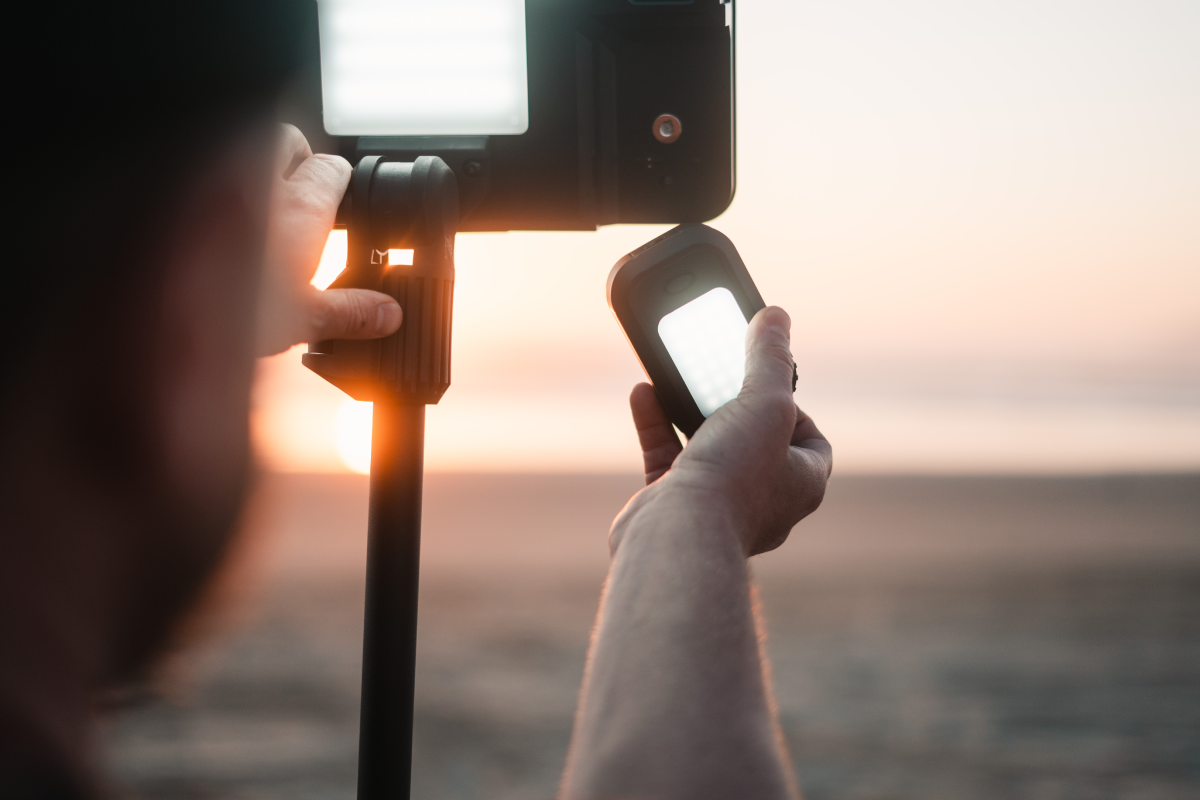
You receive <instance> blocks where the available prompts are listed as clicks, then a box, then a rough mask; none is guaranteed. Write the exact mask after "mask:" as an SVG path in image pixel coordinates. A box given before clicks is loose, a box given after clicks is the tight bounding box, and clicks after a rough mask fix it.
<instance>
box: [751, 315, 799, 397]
mask: <svg viewBox="0 0 1200 800" xmlns="http://www.w3.org/2000/svg"><path fill="white" fill-rule="evenodd" d="M791 328H792V320H791V318H790V317H789V316H788V315H787V312H786V311H784V310H783V309H782V308H779V307H778V306H767V307H766V308H764V309H762V310H761V311H759V312H758V313H757V314H755V315H754V319H752V320H750V328H749V330H747V331H746V378H745V380H744V381H743V382H742V394H743V395H768V396H770V395H777V396H780V397H786V398H787V399H788V403H789V405H790V404H791V396H792V368H793V367H792V351H791Z"/></svg>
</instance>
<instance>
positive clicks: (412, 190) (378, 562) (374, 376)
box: [304, 156, 458, 800]
mask: <svg viewBox="0 0 1200 800" xmlns="http://www.w3.org/2000/svg"><path fill="white" fill-rule="evenodd" d="M338 222H339V223H341V224H344V225H345V226H346V228H347V234H348V239H349V243H348V244H349V247H348V253H347V259H346V269H345V271H344V272H343V273H342V274H341V275H340V276H338V279H337V280H336V281H334V283H333V286H334V287H339V288H342V287H347V288H348V287H357V288H367V289H375V290H377V291H383V292H386V293H387V294H390V295H391V296H392V297H394V298H396V300H397V301H399V303H400V307H401V308H402V309H403V310H404V322H403V324H402V325H401V326H400V330H399V331H398V332H397V333H395V334H394V335H392V336H390V337H388V338H386V339H382V340H377V341H365V342H363V341H342V340H339V341H325V342H317V343H316V344H314V345H310V346H309V352H308V353H307V354H306V355H305V356H304V364H305V366H307V367H308V368H309V369H311V370H312V371H313V372H316V373H317V374H318V375H320V376H321V377H323V378H325V379H326V380H327V381H329V382H330V383H332V384H334V385H335V386H337V387H338V388H340V389H342V390H343V391H345V392H346V393H347V394H349V395H350V396H351V397H353V398H354V399H356V400H369V401H371V402H373V403H374V423H373V429H372V434H371V499H370V513H369V517H368V523H367V607H366V628H365V631H364V634H363V678H362V712H361V713H362V716H361V722H360V726H359V745H358V797H359V800H382V799H383V798H387V800H401V799H402V798H407V797H408V796H409V789H410V784H411V773H412V722H413V679H414V667H415V664H414V661H415V658H416V648H417V587H418V579H419V575H420V558H421V478H422V471H423V467H424V456H425V406H426V405H430V404H435V403H437V402H438V400H440V399H441V397H442V395H443V394H444V393H445V391H446V389H447V388H449V386H450V331H451V322H452V316H453V314H452V312H453V302H454V234H455V229H456V226H457V224H458V188H457V184H456V183H455V179H454V173H453V172H451V170H450V168H449V167H447V166H446V164H445V163H444V162H442V160H441V159H439V158H434V157H430V156H422V157H421V158H418V159H417V160H416V161H414V162H411V163H400V162H389V161H387V160H386V159H385V158H383V157H381V156H366V157H364V158H363V159H362V160H360V161H359V163H358V166H356V167H355V168H354V174H353V176H352V177H351V179H350V188H349V189H348V190H347V192H346V199H345V200H344V201H343V202H342V207H341V208H340V209H339V210H338ZM390 248H411V249H412V250H413V263H412V266H411V267H407V266H405V267H396V268H394V269H391V270H387V263H386V262H387V251H388V250H389V249H390Z"/></svg>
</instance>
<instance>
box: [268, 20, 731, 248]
mask: <svg viewBox="0 0 1200 800" xmlns="http://www.w3.org/2000/svg"><path fill="white" fill-rule="evenodd" d="M419 37H420V31H419V30H417V29H414V31H413V32H412V41H414V42H415V41H419ZM306 41H307V42H308V53H309V57H308V60H307V67H306V69H305V71H304V74H303V78H302V79H301V81H300V82H299V83H298V84H297V87H296V90H295V91H294V92H293V93H292V95H291V98H290V101H289V104H288V106H287V111H286V116H287V118H288V119H289V121H292V122H294V123H295V124H297V126H298V127H300V129H301V130H302V131H303V132H304V134H305V135H306V136H307V137H308V140H309V142H310V143H311V144H312V145H313V148H314V149H315V150H317V151H319V152H329V153H338V154H341V155H342V156H344V157H345V158H347V159H348V160H350V161H351V163H357V162H358V161H359V159H361V158H363V157H364V156H369V155H380V156H385V157H386V158H387V159H388V160H389V161H414V160H415V159H416V158H417V157H419V156H437V157H439V158H441V159H442V160H443V161H445V162H446V164H447V165H448V166H449V167H450V169H451V170H452V171H453V172H454V175H455V177H456V179H457V181H458V185H459V196H460V200H461V218H460V221H459V225H458V229H459V230H460V231H503V230H594V229H595V228H596V227H597V226H599V225H607V224H610V223H618V222H623V223H679V222H702V221H705V220H709V219H712V218H713V217H715V216H717V215H718V214H720V213H721V212H723V211H724V210H725V209H726V208H727V207H728V206H729V203H730V202H731V201H732V199H733V192H734V186H735V174H734V172H735V171H734V134H735V129H734V81H733V70H734V39H733V3H732V0H730V2H726V3H723V2H720V0H683V1H682V2H670V1H668V0H658V1H657V2H656V1H654V0H644V1H642V0H526V3H525V46H526V59H527V60H526V66H527V76H528V128H527V129H526V130H525V132H524V133H520V134H516V135H422V136H389V135H357V136H351V135H340V136H332V135H330V134H329V133H327V132H326V130H325V125H324V123H323V121H322V85H321V52H320V32H319V25H318V15H317V3H315V2H314V3H312V13H311V15H310V24H309V30H308V33H307V35H306ZM666 117H669V118H671V119H673V120H674V123H673V124H672V126H671V127H672V130H671V131H670V132H668V133H667V134H666V135H663V133H662V131H663V130H664V128H663V123H662V120H663V119H664V118H666ZM363 133H364V134H365V133H366V131H364V132H363Z"/></svg>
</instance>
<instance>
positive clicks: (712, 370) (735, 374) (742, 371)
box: [658, 287, 750, 417]
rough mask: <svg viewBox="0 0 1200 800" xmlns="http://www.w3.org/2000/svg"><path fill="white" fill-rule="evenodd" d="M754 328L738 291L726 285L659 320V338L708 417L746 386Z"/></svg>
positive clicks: (697, 403)
mask: <svg viewBox="0 0 1200 800" xmlns="http://www.w3.org/2000/svg"><path fill="white" fill-rule="evenodd" d="M748 327H750V325H749V323H747V322H746V317H745V316H744V315H743V314H742V309H741V308H739V307H738V304H737V300H735V299H734V298H733V293H732V292H730V291H729V290H728V289H725V288H720V287H719V288H716V289H712V290H710V291H708V292H705V293H704V294H702V295H700V296H699V297H697V298H696V299H695V300H693V301H691V302H690V303H686V304H685V305H682V306H680V307H679V308H677V309H675V310H674V311H672V312H671V313H670V314H667V315H666V316H665V317H663V318H662V319H661V320H659V322H658V335H659V338H661V339H662V342H663V344H664V345H665V346H666V348H667V352H668V353H670V354H671V360H672V361H674V362H675V367H676V368H677V369H678V370H679V374H680V375H681V376H682V377H683V382H684V383H685V384H687V388H688V391H689V392H691V393H692V398H693V399H694V400H695V401H696V405H697V406H699V407H700V413H702V414H703V415H704V416H705V417H708V416H711V415H712V413H713V412H714V411H716V410H717V409H718V408H720V407H721V406H723V405H725V404H726V403H728V402H729V401H730V400H732V399H733V398H735V397H737V395H738V392H740V391H741V390H742V379H743V378H745V375H746V329H747V328H748Z"/></svg>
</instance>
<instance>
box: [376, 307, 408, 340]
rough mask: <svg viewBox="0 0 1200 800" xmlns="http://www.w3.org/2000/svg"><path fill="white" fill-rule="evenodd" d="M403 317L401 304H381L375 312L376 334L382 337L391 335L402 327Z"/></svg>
mask: <svg viewBox="0 0 1200 800" xmlns="http://www.w3.org/2000/svg"><path fill="white" fill-rule="evenodd" d="M403 316H404V314H403V312H402V311H401V310H400V304H399V303H381V304H380V305H379V308H377V309H376V310H375V332H376V333H378V334H380V335H381V336H382V335H385V334H389V333H391V332H392V331H394V330H396V329H397V328H399V327H400V320H401V318H402V317H403Z"/></svg>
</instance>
